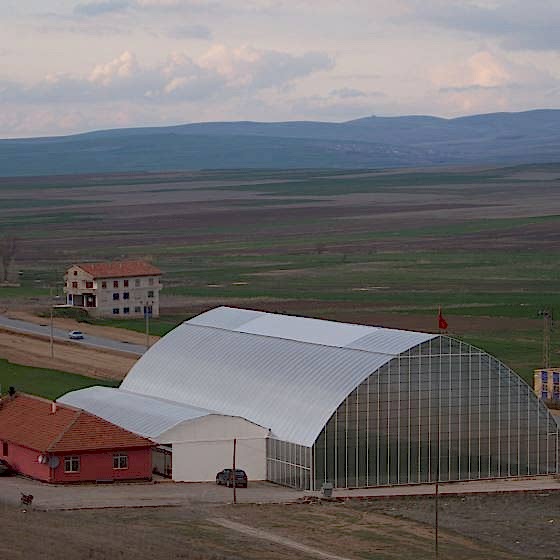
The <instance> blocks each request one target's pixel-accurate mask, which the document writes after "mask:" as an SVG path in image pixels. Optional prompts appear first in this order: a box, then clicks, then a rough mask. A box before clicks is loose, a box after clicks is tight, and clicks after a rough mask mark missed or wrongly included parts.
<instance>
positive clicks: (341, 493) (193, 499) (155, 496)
mask: <svg viewBox="0 0 560 560" xmlns="http://www.w3.org/2000/svg"><path fill="white" fill-rule="evenodd" d="M548 491H560V480H559V479H558V478H557V477H554V476H541V477H534V478H522V479H508V480H474V481H471V482H454V483H442V484H440V493H441V494H447V495H452V494H475V493H495V492H498V493H500V492H548ZM21 492H23V493H25V494H33V496H34V500H33V505H34V506H35V507H36V508H38V509H44V510H52V509H81V508H108V507H142V506H144V507H146V506H151V507H156V506H185V505H193V504H196V503H200V504H201V503H214V504H227V503H231V502H232V501H233V490H232V489H230V488H226V487H224V486H216V485H215V484H214V483H209V482H202V483H180V482H178V483H175V482H170V481H164V482H155V483H148V482H146V483H144V482H136V483H115V484H107V485H95V484H81V485H59V486H55V485H50V484H45V483H41V482H37V481H34V480H29V479H26V478H21V477H5V478H0V502H7V503H12V504H19V500H20V493H21ZM433 494H434V486H433V485H432V484H419V485H415V486H393V487H385V488H368V489H357V490H343V489H341V490H336V491H335V492H334V494H333V497H334V498H338V499H352V498H354V499H368V498H369V499H375V498H388V497H397V496H399V497H403V496H427V495H433ZM304 496H319V492H301V491H298V490H293V489H291V488H284V487H283V486H277V485H276V484H270V483H268V482H253V483H249V488H239V489H238V490H237V501H238V502H239V503H287V502H293V501H296V500H298V499H300V498H303V497H304Z"/></svg>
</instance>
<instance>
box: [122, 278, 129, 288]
mask: <svg viewBox="0 0 560 560" xmlns="http://www.w3.org/2000/svg"><path fill="white" fill-rule="evenodd" d="M123 284H124V287H125V288H128V280H124V281H123Z"/></svg>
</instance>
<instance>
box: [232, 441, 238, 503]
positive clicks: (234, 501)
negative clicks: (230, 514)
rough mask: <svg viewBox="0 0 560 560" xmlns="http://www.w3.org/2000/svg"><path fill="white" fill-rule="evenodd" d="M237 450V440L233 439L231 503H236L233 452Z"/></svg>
mask: <svg viewBox="0 0 560 560" xmlns="http://www.w3.org/2000/svg"><path fill="white" fill-rule="evenodd" d="M236 448H237V438H233V470H232V473H231V474H232V478H233V503H234V504H236V503H237V489H236V487H235V451H236Z"/></svg>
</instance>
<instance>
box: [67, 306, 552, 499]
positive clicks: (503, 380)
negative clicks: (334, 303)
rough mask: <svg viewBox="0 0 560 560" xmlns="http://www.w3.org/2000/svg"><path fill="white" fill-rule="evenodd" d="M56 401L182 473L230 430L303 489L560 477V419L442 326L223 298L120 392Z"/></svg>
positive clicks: (250, 453)
mask: <svg viewBox="0 0 560 560" xmlns="http://www.w3.org/2000/svg"><path fill="white" fill-rule="evenodd" d="M59 400H60V401H62V402H64V403H67V404H71V405H74V406H77V407H80V408H83V409H85V410H87V411H89V412H92V413H94V414H96V415H98V416H100V417H102V418H105V419H107V420H109V421H110V422H113V423H115V424H118V425H120V426H122V427H123V428H126V429H128V430H131V431H133V432H135V433H137V434H139V435H142V436H145V437H149V438H151V439H152V440H154V441H155V442H157V443H158V444H159V447H160V451H165V453H167V455H168V456H169V457H171V458H169V457H168V460H169V461H170V462H172V468H171V466H169V469H168V474H170V473H172V476H173V479H174V480H188V481H202V480H213V479H214V477H215V475H216V472H218V471H220V470H221V469H223V468H226V467H229V466H231V461H232V448H233V439H234V438H235V439H236V441H237V459H236V460H237V465H238V466H239V467H240V468H244V469H245V470H246V471H247V474H248V476H249V478H250V479H252V480H269V481H272V482H277V483H280V484H283V485H287V486H292V487H295V488H301V489H318V488H320V487H321V486H322V485H323V484H324V483H325V482H330V483H332V484H333V485H334V486H335V487H338V488H351V487H368V486H381V485H391V484H412V483H420V482H432V481H435V480H436V478H438V477H439V480H440V481H455V480H473V479H483V478H501V477H511V476H515V477H517V476H524V475H538V474H550V473H558V472H559V465H558V452H559V443H558V441H559V431H558V430H559V428H558V425H557V424H556V422H555V420H554V418H553V417H552V416H551V415H550V413H549V411H548V410H547V408H546V407H545V406H544V405H543V404H542V403H541V401H539V399H537V397H536V396H535V395H534V394H533V392H532V390H531V388H530V387H529V386H528V385H527V384H526V383H525V382H524V381H523V380H522V379H520V378H519V377H518V376H517V375H516V374H515V373H514V372H513V371H512V370H510V369H509V368H508V367H507V366H505V365H504V364H502V363H501V362H499V361H498V360H497V359H495V358H493V357H492V356H490V355H488V354H487V353H485V352H483V351H482V350H479V349H477V348H474V347H473V346H470V345H468V344H465V343H464V342H461V341H459V340H455V339H453V338H450V337H448V336H445V335H436V334H427V333H419V332H410V331H401V330H394V329H386V328H381V327H372V326H365V325H354V324H346V323H337V322H332V321H323V320H318V319H309V318H303V317H292V316H285V315H278V314H272V313H264V312H260V311H252V310H245V309H235V308H230V307H219V308H216V309H212V310H210V311H208V312H206V313H203V314H201V315H199V316H197V317H194V318H193V319H191V320H189V321H186V322H184V323H183V324H181V325H179V326H178V327H177V328H175V329H174V330H173V331H171V332H170V333H169V334H167V335H166V336H164V337H163V338H161V339H160V340H159V341H158V342H157V343H156V344H155V345H154V346H153V347H152V348H150V349H149V350H148V351H147V352H146V353H145V354H144V356H142V358H141V359H140V360H139V361H138V362H137V363H136V364H135V365H134V367H133V368H132V369H131V371H130V372H129V374H128V375H127V377H126V378H125V379H124V381H123V382H122V384H121V386H120V387H119V388H118V389H110V388H106V387H92V388H89V389H83V390H80V391H75V392H72V393H69V394H67V395H65V396H64V397H62V398H61V399H59ZM158 461H159V459H158ZM156 463H157V461H156Z"/></svg>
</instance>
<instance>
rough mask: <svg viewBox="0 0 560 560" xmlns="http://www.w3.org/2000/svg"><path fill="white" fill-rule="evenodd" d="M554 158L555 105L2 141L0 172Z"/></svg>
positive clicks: (559, 135) (557, 143)
mask: <svg viewBox="0 0 560 560" xmlns="http://www.w3.org/2000/svg"><path fill="white" fill-rule="evenodd" d="M557 161H560V110H545V109H542V110H535V111H526V112H523V113H491V114H486V115H473V116H469V117H461V118H456V119H442V118H436V117H427V116H406V117H367V118H363V119H357V120H353V121H348V122H344V123H327V122H307V121H298V122H280V123H259V122H216V123H197V124H184V125H179V126H168V127H151V128H129V129H116V130H106V131H98V132H89V133H85V134H77V135H72V136H63V137H52V138H29V139H18V140H0V176H4V177H6V176H22V175H52V174H55V175H57V174H69V173H72V174H80V173H106V172H127V171H152V172H156V171H173V170H177V171H182V170H188V169H243V168H253V169H272V168H274V169H288V168H290V169H298V168H315V169H317V168H339V169H360V168H377V167H414V166H432V165H448V164H454V165H460V164H518V163H543V162H557Z"/></svg>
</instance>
